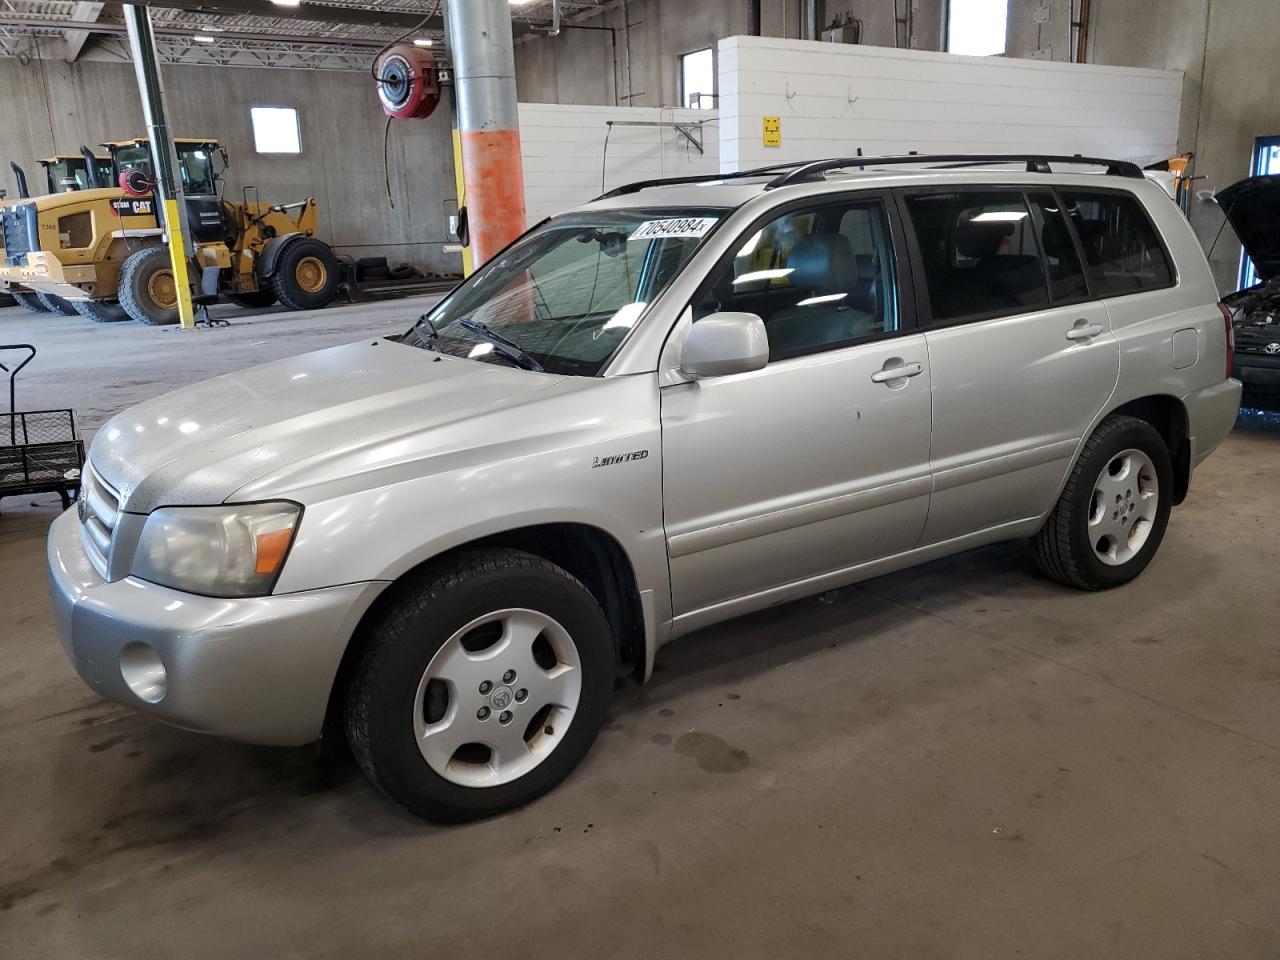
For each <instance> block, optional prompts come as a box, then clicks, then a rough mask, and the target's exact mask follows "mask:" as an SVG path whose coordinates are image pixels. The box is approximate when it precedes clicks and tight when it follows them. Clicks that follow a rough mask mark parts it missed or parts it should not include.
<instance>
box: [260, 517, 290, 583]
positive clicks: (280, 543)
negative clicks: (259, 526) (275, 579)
mask: <svg viewBox="0 0 1280 960" xmlns="http://www.w3.org/2000/svg"><path fill="white" fill-rule="evenodd" d="M256 539H257V542H258V562H257V565H256V567H255V570H254V572H255V573H258V574H259V575H263V576H274V575H275V574H276V573H277V572H279V570H280V567H281V565H282V564H283V563H284V555H285V554H286V553H288V552H289V544H290V543H292V542H293V527H292V526H289V527H286V528H284V529H283V530H272V531H271V532H270V533H260V534H258V536H257V538H256Z"/></svg>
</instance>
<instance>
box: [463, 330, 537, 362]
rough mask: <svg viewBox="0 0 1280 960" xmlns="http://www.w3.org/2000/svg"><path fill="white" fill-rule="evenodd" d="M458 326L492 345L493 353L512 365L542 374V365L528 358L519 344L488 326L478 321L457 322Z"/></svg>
mask: <svg viewBox="0 0 1280 960" xmlns="http://www.w3.org/2000/svg"><path fill="white" fill-rule="evenodd" d="M458 324H459V325H460V326H463V327H466V328H467V329H468V330H470V331H471V332H472V333H474V334H475V335H476V336H477V337H480V338H481V339H483V340H488V341H489V342H490V343H491V344H493V349H494V351H495V352H497V353H500V354H502V356H504V357H506V358H507V359H508V360H510V361H512V362H513V363H516V364H518V365H519V366H521V367H523V368H524V369H526V370H533V371H534V372H535V373H542V372H543V369H542V364H540V363H539V362H538V361H537V360H535V359H533V357H531V356H529V354H527V353H525V352H524V350H522V349H521V348H520V346H519V344H515V343H512V342H511V341H510V340H508V339H507V338H506V337H504V336H503V335H502V334H500V333H498V332H497V331H496V330H493V329H491V328H490V327H489V325H488V324H486V323H481V322H480V321H479V320H459V321H458Z"/></svg>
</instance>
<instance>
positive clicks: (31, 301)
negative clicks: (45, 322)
mask: <svg viewBox="0 0 1280 960" xmlns="http://www.w3.org/2000/svg"><path fill="white" fill-rule="evenodd" d="M9 296H11V297H13V299H14V300H17V301H18V306H20V307H21V308H22V309H23V310H26V311H27V312H29V313H48V312H49V308H48V307H46V306H45V305H44V304H43V303H41V302H40V295H39V294H38V293H30V292H28V291H25V290H14V291H12V292H11V293H10V294H9Z"/></svg>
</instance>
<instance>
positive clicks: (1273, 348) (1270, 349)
mask: <svg viewBox="0 0 1280 960" xmlns="http://www.w3.org/2000/svg"><path fill="white" fill-rule="evenodd" d="M1263 349H1264V350H1265V351H1266V352H1267V353H1269V354H1271V355H1272V356H1275V355H1276V354H1277V353H1280V343H1268V344H1267V345H1266V347H1264V348H1263Z"/></svg>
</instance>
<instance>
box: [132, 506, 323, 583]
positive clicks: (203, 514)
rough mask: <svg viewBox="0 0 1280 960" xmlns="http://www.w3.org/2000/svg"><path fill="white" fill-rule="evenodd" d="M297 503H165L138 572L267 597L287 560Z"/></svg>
mask: <svg viewBox="0 0 1280 960" xmlns="http://www.w3.org/2000/svg"><path fill="white" fill-rule="evenodd" d="M301 515H302V508H301V507H300V506H298V505H297V504H296V503H249V504H240V505H234V506H221V507H163V508H161V509H159V510H156V511H155V512H154V513H152V514H151V515H150V516H148V517H147V522H146V524H145V525H144V526H143V528H142V537H141V539H140V540H139V541H138V549H137V552H136V553H135V554H134V556H133V570H132V574H133V576H135V577H137V578H138V579H140V580H149V581H151V582H152V583H158V584H160V585H161V586H165V587H173V589H175V590H183V591H186V592H187V593H198V594H202V595H204V596H209V597H263V596H266V595H267V594H269V593H270V592H271V588H272V587H274V586H275V582H276V578H277V577H278V576H279V575H280V570H281V568H282V567H283V566H284V560H285V557H286V556H287V555H288V553H289V547H290V546H291V545H292V544H293V535H294V532H295V531H296V530H297V528H298V518H299V517H300V516H301Z"/></svg>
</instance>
